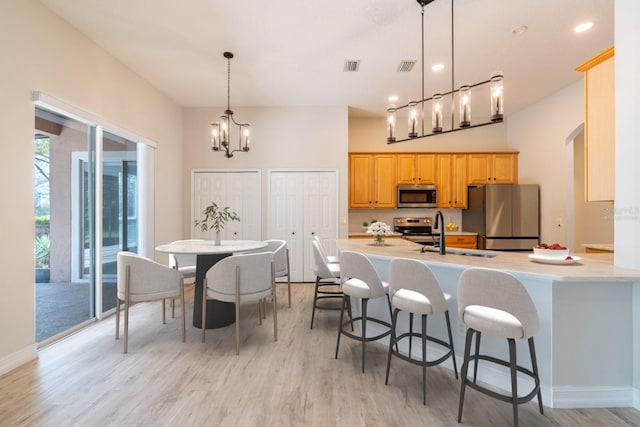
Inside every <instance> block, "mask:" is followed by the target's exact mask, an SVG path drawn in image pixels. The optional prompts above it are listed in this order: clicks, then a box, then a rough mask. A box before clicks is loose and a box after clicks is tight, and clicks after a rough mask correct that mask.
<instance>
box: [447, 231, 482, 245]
mask: <svg viewBox="0 0 640 427" xmlns="http://www.w3.org/2000/svg"><path fill="white" fill-rule="evenodd" d="M444 243H445V246H446V247H449V248H463V249H477V246H478V244H477V238H476V236H473V235H467V234H464V235H459V234H449V235H447V234H446V233H445V235H444Z"/></svg>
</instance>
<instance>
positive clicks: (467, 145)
mask: <svg viewBox="0 0 640 427" xmlns="http://www.w3.org/2000/svg"><path fill="white" fill-rule="evenodd" d="M400 138H403V136H399V137H398V139H400ZM509 150H514V148H512V147H509V144H508V141H507V123H501V124H496V125H493V126H484V127H479V128H473V129H468V130H464V131H459V132H451V133H445V134H442V135H437V136H430V137H427V138H419V139H415V140H413V141H405V142H398V143H395V144H387V139H386V118H385V117H382V118H357V117H351V118H350V119H349V151H352V152H364V151H376V152H378V151H397V152H411V151H416V152H418V151H431V152H444V151H509Z"/></svg>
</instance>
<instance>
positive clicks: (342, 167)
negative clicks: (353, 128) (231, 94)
mask: <svg viewBox="0 0 640 427" xmlns="http://www.w3.org/2000/svg"><path fill="white" fill-rule="evenodd" d="M232 101H233V100H232ZM232 109H233V111H234V113H235V117H236V120H237V121H239V122H242V123H249V124H250V125H251V150H250V151H249V152H247V153H245V152H238V153H235V154H234V156H233V157H232V158H230V159H228V158H226V157H225V156H224V155H223V154H222V153H221V152H217V153H216V152H213V151H211V142H210V141H211V140H210V135H211V126H210V125H211V122H212V121H217V118H218V117H220V114H221V113H222V111H223V110H224V107H217V108H188V109H185V110H184V115H183V122H184V133H183V140H184V161H183V168H184V169H183V218H184V220H183V222H182V233H183V236H184V237H185V238H187V237H189V236H190V233H191V228H192V227H193V224H190V221H189V218H190V214H189V212H190V208H191V202H190V194H191V189H190V185H191V181H190V179H191V171H192V170H193V169H260V170H261V171H262V210H263V214H262V226H261V228H262V236H263V238H266V233H267V215H266V212H267V208H268V194H267V179H268V174H267V171H268V170H269V169H313V168H321V169H336V170H338V175H339V189H340V192H339V194H338V215H339V235H340V236H342V237H346V235H347V185H348V165H347V147H348V144H347V135H348V133H347V127H348V122H347V120H348V117H347V116H348V114H347V108H346V107H291V108H276V107H273V108H235V107H233V106H232ZM231 138H232V141H236V138H237V133H236V129H233V128H232V130H231Z"/></svg>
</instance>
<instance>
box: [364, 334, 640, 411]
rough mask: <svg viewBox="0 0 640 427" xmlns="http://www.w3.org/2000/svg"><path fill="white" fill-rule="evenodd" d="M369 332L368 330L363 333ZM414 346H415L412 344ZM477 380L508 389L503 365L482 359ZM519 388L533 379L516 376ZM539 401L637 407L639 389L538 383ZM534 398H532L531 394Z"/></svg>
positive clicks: (436, 353)
mask: <svg viewBox="0 0 640 427" xmlns="http://www.w3.org/2000/svg"><path fill="white" fill-rule="evenodd" d="M367 329H368V330H369V331H370V333H371V334H375V333H381V332H382V331H383V330H384V328H383V327H381V326H379V325H375V324H371V326H370V327H368V328H367ZM367 335H369V334H367ZM377 343H378V344H380V345H383V346H385V347H386V348H388V346H389V337H385V338H383V339H381V340H379V341H377ZM416 347H418V348H416ZM398 350H400V352H402V353H404V354H408V353H409V346H408V344H407V343H406V342H404V343H400V346H399V348H398ZM429 352H430V356H429V359H437V358H438V357H440V356H442V355H443V354H444V352H445V350H444V349H441V348H439V347H438V346H435V347H433V348H430V349H429ZM413 353H414V354H415V355H416V356H417V357H420V356H419V353H420V348H419V346H414V348H413ZM462 359H463V355H462V354H460V355H458V354H456V362H457V365H458V370H460V367H461V366H462ZM441 366H443V367H445V368H448V369H451V370H453V363H452V361H451V359H448V360H446V361H445V362H444V363H443V364H442V365H441ZM478 381H481V382H484V383H486V384H489V385H490V386H493V387H496V388H498V389H500V390H502V391H503V392H507V393H508V392H509V390H511V376H510V374H509V371H508V370H507V369H502V368H501V367H498V366H496V365H493V364H491V363H486V364H484V365H483V366H482V369H480V370H479V371H478ZM518 383H519V384H521V386H520V385H519V388H520V387H521V390H527V389H529V390H530V389H531V388H533V380H531V379H530V378H528V377H524V376H523V377H519V381H518ZM540 387H541V392H542V404H543V405H545V406H548V407H550V408H629V407H633V408H635V409H638V410H640V389H637V388H633V387H575V386H562V387H553V388H551V387H550V386H549V385H548V384H541V385H540ZM534 401H536V399H535V398H534Z"/></svg>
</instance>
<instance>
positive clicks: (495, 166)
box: [468, 153, 518, 185]
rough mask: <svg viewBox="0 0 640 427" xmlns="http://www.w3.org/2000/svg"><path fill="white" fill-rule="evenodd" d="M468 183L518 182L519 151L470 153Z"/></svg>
mask: <svg viewBox="0 0 640 427" xmlns="http://www.w3.org/2000/svg"><path fill="white" fill-rule="evenodd" d="M468 177H469V181H468V183H469V184H470V185H475V184H517V183H518V154H517V153H470V154H468Z"/></svg>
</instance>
